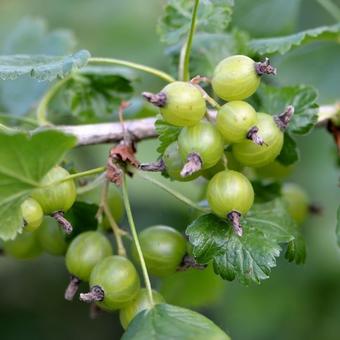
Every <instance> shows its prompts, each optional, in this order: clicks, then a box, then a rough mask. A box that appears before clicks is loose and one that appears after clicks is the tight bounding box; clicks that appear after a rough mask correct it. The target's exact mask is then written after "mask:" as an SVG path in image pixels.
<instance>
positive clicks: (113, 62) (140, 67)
mask: <svg viewBox="0 0 340 340" xmlns="http://www.w3.org/2000/svg"><path fill="white" fill-rule="evenodd" d="M88 63H89V64H90V63H94V64H111V65H121V66H126V67H130V68H133V69H135V70H139V71H143V72H146V73H149V74H152V75H154V76H156V77H158V78H161V79H163V80H165V81H167V82H168V83H172V82H173V81H175V79H174V78H173V77H171V76H170V75H169V74H167V73H165V72H163V71H160V70H158V69H156V68H153V67H149V66H145V65H142V64H137V63H133V62H130V61H126V60H120V59H113V58H90V59H89V61H88Z"/></svg>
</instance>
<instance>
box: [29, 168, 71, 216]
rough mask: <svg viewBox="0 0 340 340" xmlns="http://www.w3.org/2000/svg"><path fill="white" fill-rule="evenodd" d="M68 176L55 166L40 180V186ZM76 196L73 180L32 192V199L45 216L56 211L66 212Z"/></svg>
mask: <svg viewBox="0 0 340 340" xmlns="http://www.w3.org/2000/svg"><path fill="white" fill-rule="evenodd" d="M69 175H70V174H69V173H68V171H67V170H65V169H64V168H62V167H60V166H56V167H54V168H52V169H51V170H50V171H49V172H48V173H47V174H46V176H45V177H44V178H43V179H42V181H41V185H48V184H50V183H53V182H56V181H58V180H61V179H63V178H65V177H67V176H69ZM76 196H77V193H76V186H75V183H74V181H73V179H71V180H68V181H65V182H62V183H60V184H57V185H53V186H50V187H46V188H42V189H37V190H34V191H33V192H32V197H33V198H34V199H35V200H37V201H38V202H39V204H40V205H41V207H42V209H43V211H44V213H45V214H52V213H55V212H58V211H63V212H66V211H67V210H69V209H70V208H71V206H72V205H73V203H74V201H75V200H76Z"/></svg>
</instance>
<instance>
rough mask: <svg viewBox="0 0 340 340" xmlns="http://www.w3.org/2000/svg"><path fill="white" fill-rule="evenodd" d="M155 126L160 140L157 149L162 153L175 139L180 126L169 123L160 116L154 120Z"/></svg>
mask: <svg viewBox="0 0 340 340" xmlns="http://www.w3.org/2000/svg"><path fill="white" fill-rule="evenodd" d="M155 127H156V131H157V133H158V140H159V142H160V143H159V146H158V148H157V151H158V152H159V153H160V154H161V155H163V153H164V151H165V149H166V148H167V147H168V145H170V144H171V143H172V142H174V141H176V140H177V137H178V135H179V133H180V132H181V128H180V127H178V126H174V125H171V124H169V123H167V122H166V121H164V120H163V119H161V118H159V119H157V120H156V122H155Z"/></svg>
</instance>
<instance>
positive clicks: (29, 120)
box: [0, 113, 39, 126]
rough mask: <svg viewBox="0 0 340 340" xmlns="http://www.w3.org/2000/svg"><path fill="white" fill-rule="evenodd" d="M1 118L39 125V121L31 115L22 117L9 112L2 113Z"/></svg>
mask: <svg viewBox="0 0 340 340" xmlns="http://www.w3.org/2000/svg"><path fill="white" fill-rule="evenodd" d="M0 118H3V119H6V120H16V121H18V122H23V123H28V124H31V125H33V126H38V125H39V124H38V122H37V121H36V120H34V119H32V118H29V117H21V116H15V115H11V114H8V113H0Z"/></svg>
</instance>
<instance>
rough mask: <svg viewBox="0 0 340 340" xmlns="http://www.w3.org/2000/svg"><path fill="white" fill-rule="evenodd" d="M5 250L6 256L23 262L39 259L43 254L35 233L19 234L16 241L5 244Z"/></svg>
mask: <svg viewBox="0 0 340 340" xmlns="http://www.w3.org/2000/svg"><path fill="white" fill-rule="evenodd" d="M3 249H4V252H5V254H6V255H10V256H13V257H15V258H16V259H22V260H24V259H31V258H34V257H37V256H39V255H40V254H41V252H42V249H41V247H40V244H39V241H38V238H37V234H36V233H35V232H32V233H22V234H18V235H17V236H16V238H15V239H14V240H10V241H6V242H4V243H3Z"/></svg>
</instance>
